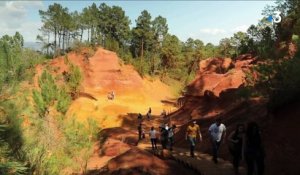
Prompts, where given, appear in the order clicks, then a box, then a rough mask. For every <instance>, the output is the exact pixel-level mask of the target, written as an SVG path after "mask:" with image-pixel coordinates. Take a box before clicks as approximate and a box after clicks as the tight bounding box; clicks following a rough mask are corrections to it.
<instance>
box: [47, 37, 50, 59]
mask: <svg viewBox="0 0 300 175" xmlns="http://www.w3.org/2000/svg"><path fill="white" fill-rule="evenodd" d="M49 42H50V32H48V41H47V55H49V46H50V45H49Z"/></svg>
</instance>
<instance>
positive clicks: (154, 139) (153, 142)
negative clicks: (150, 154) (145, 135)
mask: <svg viewBox="0 0 300 175" xmlns="http://www.w3.org/2000/svg"><path fill="white" fill-rule="evenodd" d="M149 136H150V140H151V145H152V150H155V149H157V145H156V144H157V131H156V130H155V129H154V127H153V126H152V127H151V130H150V132H149Z"/></svg>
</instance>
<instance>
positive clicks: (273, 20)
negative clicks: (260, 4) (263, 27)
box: [267, 11, 281, 24]
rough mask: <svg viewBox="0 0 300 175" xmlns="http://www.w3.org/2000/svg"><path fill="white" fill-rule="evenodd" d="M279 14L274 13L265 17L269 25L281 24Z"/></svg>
mask: <svg viewBox="0 0 300 175" xmlns="http://www.w3.org/2000/svg"><path fill="white" fill-rule="evenodd" d="M280 14H281V12H279V11H275V12H274V15H270V16H268V17H267V20H268V21H269V22H271V23H276V24H278V23H280V22H281V16H280Z"/></svg>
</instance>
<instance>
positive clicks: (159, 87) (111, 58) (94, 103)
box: [35, 48, 174, 128]
mask: <svg viewBox="0 0 300 175" xmlns="http://www.w3.org/2000/svg"><path fill="white" fill-rule="evenodd" d="M87 52H88V49H86V50H83V51H81V53H80V54H78V53H76V52H71V53H68V54H67V58H68V60H69V61H70V62H71V63H72V64H74V65H76V66H79V68H80V70H81V72H82V75H83V82H82V84H81V89H80V91H81V94H82V96H81V97H79V98H77V99H76V100H75V101H73V102H72V104H71V106H70V108H69V110H68V111H67V113H66V116H67V117H73V116H74V117H75V118H76V119H77V120H78V121H85V120H86V119H87V118H89V117H90V118H93V119H95V120H96V121H97V122H98V123H99V126H100V127H101V128H108V127H119V126H121V125H122V122H123V116H124V115H126V114H127V113H142V114H143V115H145V114H146V112H147V110H148V108H149V107H151V108H152V113H153V114H160V113H161V111H162V110H163V109H166V110H172V109H173V110H174V108H172V107H171V106H168V105H165V104H163V103H162V102H161V101H162V100H167V99H170V98H172V97H173V94H171V93H170V91H171V90H170V87H168V86H167V85H165V84H164V83H162V82H161V81H159V80H158V79H150V78H142V77H141V76H140V75H139V74H138V73H137V71H136V70H135V69H134V68H133V67H132V66H130V65H123V64H121V61H120V59H119V58H118V56H117V55H116V53H114V52H111V51H108V50H105V49H102V48H98V49H97V50H96V51H95V54H94V55H93V56H91V57H89V58H88V56H87ZM65 58H66V57H64V56H62V57H58V58H55V59H53V60H52V61H51V62H50V64H49V67H51V70H53V71H52V73H53V74H54V75H62V73H63V72H64V71H66V72H67V71H68V66H67V65H66V63H65V60H66V59H65ZM43 68H44V66H43V65H39V66H37V75H36V77H35V85H36V86H37V82H38V81H37V79H38V77H39V76H40V75H41V73H42V71H43ZM111 91H114V93H115V99H114V100H108V99H107V94H108V93H109V92H111ZM89 97H92V98H89ZM171 108H172V109H171ZM121 115H122V116H121Z"/></svg>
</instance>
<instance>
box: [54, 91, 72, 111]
mask: <svg viewBox="0 0 300 175" xmlns="http://www.w3.org/2000/svg"><path fill="white" fill-rule="evenodd" d="M57 100H58V102H57V106H56V109H57V111H59V112H61V113H63V114H65V113H66V112H67V110H68V109H69V106H70V104H71V100H72V99H71V97H70V95H69V94H68V93H67V92H66V90H65V88H62V89H61V90H60V91H59V93H58V97H57Z"/></svg>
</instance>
